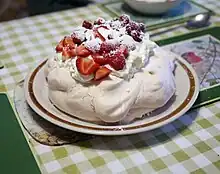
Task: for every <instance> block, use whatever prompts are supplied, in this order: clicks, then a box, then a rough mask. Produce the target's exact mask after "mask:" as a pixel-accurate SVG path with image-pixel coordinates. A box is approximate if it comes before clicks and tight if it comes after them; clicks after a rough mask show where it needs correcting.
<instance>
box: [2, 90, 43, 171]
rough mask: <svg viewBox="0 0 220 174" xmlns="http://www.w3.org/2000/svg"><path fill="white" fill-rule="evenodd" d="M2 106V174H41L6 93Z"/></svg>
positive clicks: (3, 95) (3, 96)
mask: <svg viewBox="0 0 220 174" xmlns="http://www.w3.org/2000/svg"><path fill="white" fill-rule="evenodd" d="M0 104H1V106H0V108H1V109H0V116H1V117H0V138H1V143H0V154H1V155H0V166H1V167H0V173H2V174H15V173H19V174H20V173H21V174H39V173H41V172H40V169H39V168H38V165H37V163H36V161H35V158H34V156H33V154H32V152H31V149H30V147H29V145H28V142H27V140H26V139H25V137H24V134H23V132H22V130H21V127H20V125H19V122H18V119H17V118H16V115H15V113H14V111H13V108H12V106H11V104H10V101H9V99H8V97H7V95H6V94H4V93H0Z"/></svg>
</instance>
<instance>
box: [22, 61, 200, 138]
mask: <svg viewBox="0 0 220 174" xmlns="http://www.w3.org/2000/svg"><path fill="white" fill-rule="evenodd" d="M45 63H46V61H44V62H42V63H41V64H40V65H39V66H37V67H36V68H35V69H34V70H33V71H32V72H31V73H30V74H29V75H28V76H27V78H26V79H25V86H24V87H25V88H24V89H25V97H26V100H27V102H28V104H29V105H30V107H31V108H32V109H33V110H34V111H35V112H36V113H38V114H39V115H40V116H41V117H43V118H44V119H46V120H48V121H49V122H51V123H53V124H56V125H58V126H61V127H63V128H66V129H70V130H73V131H77V132H82V133H87V134H96V135H127V134H135V133H139V132H144V131H148V130H152V129H155V128H158V127H161V126H163V125H165V124H167V123H170V122H172V121H174V120H175V119H177V118H179V117H180V116H182V115H183V114H184V113H185V112H186V111H188V110H189V109H190V107H191V106H192V105H193V103H194V102H195V100H196V98H197V96H198V93H199V82H198V78H197V75H196V73H195V71H194V70H193V68H192V67H191V65H189V64H188V63H187V62H186V61H185V60H183V59H182V58H178V59H177V67H176V70H175V81H176V87H177V90H176V94H175V97H173V98H172V99H171V100H170V101H169V102H168V103H167V104H166V105H165V106H164V107H162V108H160V109H158V110H157V111H155V112H153V113H152V115H151V116H145V117H144V118H142V119H140V120H136V121H134V122H132V123H130V124H127V125H98V124H95V123H90V122H86V121H82V120H79V119H77V118H75V117H72V116H70V115H67V114H65V113H63V112H62V111H60V110H58V109H57V108H56V107H54V106H53V104H52V103H51V102H50V101H49V99H48V87H47V82H46V80H45V76H44V66H45Z"/></svg>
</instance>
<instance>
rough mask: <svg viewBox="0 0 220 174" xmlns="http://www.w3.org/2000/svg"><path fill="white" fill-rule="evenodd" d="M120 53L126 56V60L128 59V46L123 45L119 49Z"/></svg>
mask: <svg viewBox="0 0 220 174" xmlns="http://www.w3.org/2000/svg"><path fill="white" fill-rule="evenodd" d="M119 52H121V53H122V54H123V55H124V56H125V58H127V57H128V54H129V52H128V48H127V47H126V46H122V45H121V46H120V48H119Z"/></svg>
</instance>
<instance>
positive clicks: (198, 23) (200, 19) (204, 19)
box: [186, 13, 211, 28]
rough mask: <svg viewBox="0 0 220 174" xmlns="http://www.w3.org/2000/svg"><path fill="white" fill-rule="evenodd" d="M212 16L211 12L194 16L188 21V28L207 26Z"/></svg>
mask: <svg viewBox="0 0 220 174" xmlns="http://www.w3.org/2000/svg"><path fill="white" fill-rule="evenodd" d="M210 17H211V14H210V13H203V14H198V15H196V16H195V17H194V18H192V19H190V20H188V21H187V23H186V27H187V28H201V27H206V26H208V25H209V24H210V22H209V19H210Z"/></svg>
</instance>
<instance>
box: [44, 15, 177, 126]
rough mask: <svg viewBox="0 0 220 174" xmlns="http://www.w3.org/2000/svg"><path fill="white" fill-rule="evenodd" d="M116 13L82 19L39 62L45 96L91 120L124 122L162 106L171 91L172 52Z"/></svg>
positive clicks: (172, 82)
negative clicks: (109, 16) (43, 64)
mask: <svg viewBox="0 0 220 174" xmlns="http://www.w3.org/2000/svg"><path fill="white" fill-rule="evenodd" d="M144 29H145V27H144V25H143V24H142V23H136V22H134V21H132V20H131V19H130V18H129V16H127V15H122V16H120V17H119V18H117V19H113V20H107V21H106V20H104V19H102V18H99V19H97V20H96V21H95V22H94V23H91V22H89V21H84V22H83V24H82V26H80V27H77V28H74V30H73V33H72V34H71V35H70V36H65V37H64V38H63V39H62V40H61V41H60V42H59V44H58V45H57V46H56V54H55V55H54V57H51V58H49V60H48V61H47V64H46V67H45V76H46V79H47V82H48V89H49V96H48V97H49V99H50V100H51V102H52V103H53V104H54V105H55V106H56V107H57V108H59V109H60V110H62V111H63V112H65V113H68V114H70V115H72V116H75V117H78V118H80V119H83V120H86V121H92V122H100V121H101V122H107V123H114V122H119V121H120V122H130V121H132V120H134V119H136V118H141V117H142V116H143V115H144V114H147V113H149V112H151V111H153V110H155V109H157V108H160V107H162V106H164V105H165V104H166V103H167V101H168V100H169V99H170V98H171V97H172V96H173V95H174V93H175V81H174V74H173V71H174V64H175V63H174V57H173V55H172V54H170V53H169V52H166V51H164V50H163V49H161V48H160V47H158V46H157V45H156V44H155V43H154V42H152V41H151V40H150V39H149V34H148V33H146V32H144Z"/></svg>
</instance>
